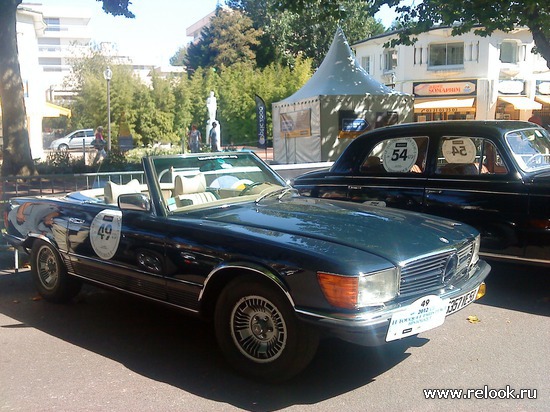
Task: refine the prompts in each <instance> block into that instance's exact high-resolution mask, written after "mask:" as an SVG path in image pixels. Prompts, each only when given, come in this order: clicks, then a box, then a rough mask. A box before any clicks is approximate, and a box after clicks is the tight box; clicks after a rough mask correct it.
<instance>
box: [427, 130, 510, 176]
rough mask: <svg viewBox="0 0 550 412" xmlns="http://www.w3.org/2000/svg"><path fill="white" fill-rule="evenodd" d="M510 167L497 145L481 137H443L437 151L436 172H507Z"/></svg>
mask: <svg viewBox="0 0 550 412" xmlns="http://www.w3.org/2000/svg"><path fill="white" fill-rule="evenodd" d="M506 173H508V169H507V168H506V165H505V164H504V162H503V161H502V157H501V155H500V153H499V151H498V149H497V148H496V147H495V145H494V144H493V143H492V142H491V141H490V140H487V139H483V138H480V137H460V136H446V137H442V138H441V140H440V143H439V148H438V153H437V167H436V174H439V175H445V176H475V175H481V174H506Z"/></svg>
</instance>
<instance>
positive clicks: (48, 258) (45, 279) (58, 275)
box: [31, 240, 82, 303]
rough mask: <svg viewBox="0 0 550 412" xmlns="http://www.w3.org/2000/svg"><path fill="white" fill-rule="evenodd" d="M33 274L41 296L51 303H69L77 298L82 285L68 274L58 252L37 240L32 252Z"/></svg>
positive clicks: (49, 245)
mask: <svg viewBox="0 0 550 412" xmlns="http://www.w3.org/2000/svg"><path fill="white" fill-rule="evenodd" d="M31 273H32V277H33V280H34V284H35V286H36V288H37V289H38V293H40V295H41V296H42V297H43V298H44V299H46V300H48V301H51V302H58V303H61V302H67V301H69V300H70V299H72V298H73V297H75V296H76V295H77V294H78V292H80V288H81V286H82V283H81V282H80V281H79V280H78V279H75V278H72V277H70V276H69V275H68V274H67V268H66V267H65V265H64V264H63V261H62V260H61V257H60V256H59V253H58V252H57V250H56V249H55V248H54V247H53V246H52V245H51V244H49V243H47V242H44V241H43V240H36V241H35V243H34V245H33V247H32V252H31Z"/></svg>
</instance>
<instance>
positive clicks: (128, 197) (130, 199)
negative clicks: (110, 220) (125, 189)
mask: <svg viewBox="0 0 550 412" xmlns="http://www.w3.org/2000/svg"><path fill="white" fill-rule="evenodd" d="M118 207H119V208H120V210H137V211H138V212H150V211H151V201H150V200H149V198H148V197H147V196H145V195H144V194H142V193H127V194H123V195H120V196H119V197H118Z"/></svg>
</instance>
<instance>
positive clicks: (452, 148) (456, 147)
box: [441, 137, 476, 163]
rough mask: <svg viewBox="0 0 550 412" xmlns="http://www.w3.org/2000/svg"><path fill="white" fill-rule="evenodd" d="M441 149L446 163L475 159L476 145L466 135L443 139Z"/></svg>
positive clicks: (470, 161)
mask: <svg viewBox="0 0 550 412" xmlns="http://www.w3.org/2000/svg"><path fill="white" fill-rule="evenodd" d="M441 151H442V152H443V157H444V158H445V160H446V161H447V163H474V161H475V160H476V145H475V143H474V142H473V141H472V139H470V138H468V137H465V138H462V139H452V140H445V141H444V142H443V146H442V147H441Z"/></svg>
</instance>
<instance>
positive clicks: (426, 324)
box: [386, 286, 479, 342]
mask: <svg viewBox="0 0 550 412" xmlns="http://www.w3.org/2000/svg"><path fill="white" fill-rule="evenodd" d="M478 289H479V286H478V287H477V288H475V289H474V290H471V291H469V292H467V293H464V294H463V295H460V296H458V297H456V298H453V299H450V300H449V299H445V300H443V299H441V298H440V297H439V296H435V295H430V296H425V297H423V298H420V299H418V300H416V301H415V302H413V303H412V304H410V305H409V306H407V307H406V308H404V309H403V310H402V311H400V312H397V313H396V314H395V315H393V316H392V318H391V320H390V326H389V328H388V333H387V334H386V341H387V342H389V341H392V340H396V339H401V338H405V337H407V336H411V335H416V334H418V333H420V332H424V331H427V330H430V329H433V328H436V327H438V326H441V325H442V324H443V322H445V317H446V316H447V315H450V314H451V313H454V312H457V311H459V310H460V309H462V308H463V307H465V306H467V305H469V304H470V303H472V302H473V301H474V300H475V298H476V294H477V291H478Z"/></svg>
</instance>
